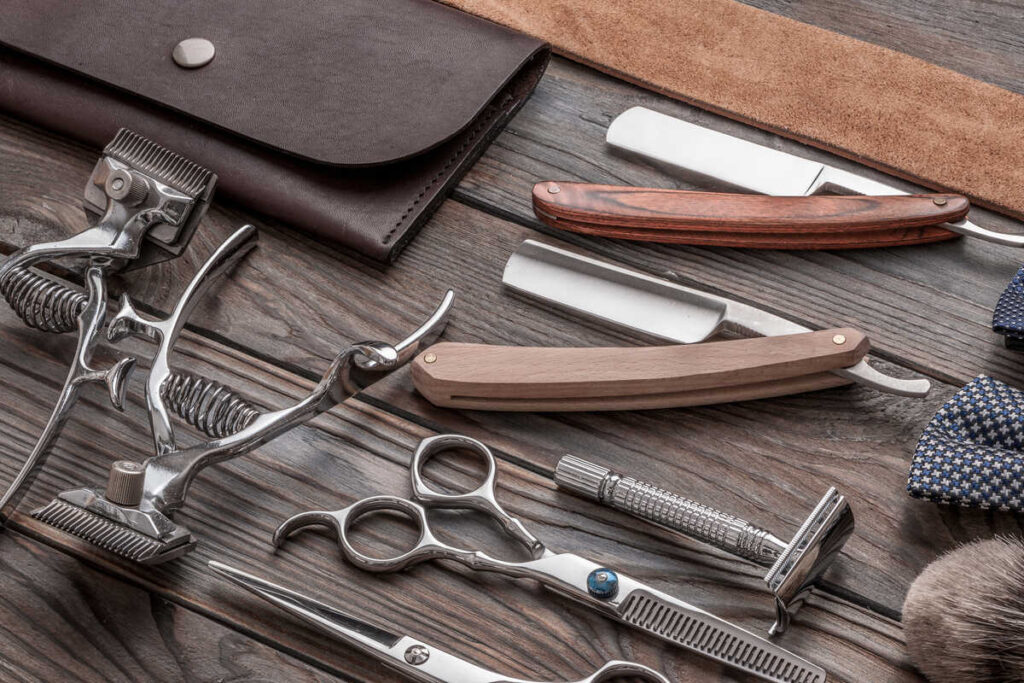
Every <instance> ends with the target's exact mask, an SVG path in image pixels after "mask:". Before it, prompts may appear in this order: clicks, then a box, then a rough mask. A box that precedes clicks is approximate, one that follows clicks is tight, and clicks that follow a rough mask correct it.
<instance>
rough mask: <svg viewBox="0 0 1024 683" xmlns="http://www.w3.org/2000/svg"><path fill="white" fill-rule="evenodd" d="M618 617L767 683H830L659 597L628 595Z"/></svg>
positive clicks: (790, 658)
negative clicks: (825, 682) (772, 682)
mask: <svg viewBox="0 0 1024 683" xmlns="http://www.w3.org/2000/svg"><path fill="white" fill-rule="evenodd" d="M618 616H619V618H620V619H621V620H622V621H624V622H626V623H628V624H630V625H632V626H634V627H636V628H638V629H640V630H642V631H646V632H647V633H650V634H652V635H655V636H658V637H659V638H663V639H665V640H668V641H670V642H673V643H676V644H678V645H681V646H682V647H685V648H687V649H689V650H693V651H695V652H699V653H700V654H702V655H705V656H707V657H710V658H711V659H715V660H717V661H719V662H722V663H724V664H728V665H730V666H734V667H736V668H738V669H742V670H743V671H747V672H749V673H751V674H754V675H756V676H759V677H760V678H763V679H765V680H768V681H780V682H784V683H824V681H825V677H826V674H825V670H824V669H822V668H821V667H820V666H817V665H816V664H812V663H811V662H808V661H807V660H806V659H803V658H802V657H798V656H797V655H795V654H793V653H792V652H790V651H788V650H786V649H784V648H782V647H779V646H778V645H775V644H774V643H771V642H769V641H767V640H765V639H764V638H761V637H759V636H756V635H754V634H753V633H750V632H749V631H745V630H744V629H741V628H740V627H738V626H735V625H733V624H730V623H729V622H727V621H725V620H724V619H719V618H718V617H716V616H714V615H713V614H709V613H708V612H705V611H704V610H702V609H699V608H697V607H694V606H693V605H688V604H686V603H685V602H682V601H681V600H677V599H675V598H673V597H672V596H670V595H666V594H664V593H662V592H660V591H655V590H653V589H635V590H633V591H631V592H629V593H628V594H627V595H626V596H625V597H624V598H623V599H622V600H621V602H620V603H619V606H618Z"/></svg>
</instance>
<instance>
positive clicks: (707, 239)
mask: <svg viewBox="0 0 1024 683" xmlns="http://www.w3.org/2000/svg"><path fill="white" fill-rule="evenodd" d="M969 209H970V205H969V203H968V202H967V199H966V198H964V197H962V196H960V195H957V194H924V195H895V196H887V197H869V196H864V195H811V196H807V197H770V196H766V195H754V194H727V193H719V192H689V191H685V190H662V189H656V188H645V187H624V186H617V185H592V184H589V183H570V182H556V181H551V180H546V181H544V182H540V183H537V184H536V185H535V186H534V188H533V210H534V212H535V213H536V214H537V217H538V218H540V219H541V220H542V221H544V222H545V223H547V224H548V225H550V226H552V227H555V228H560V229H562V230H569V231H571V232H578V233H583V234H586V235H596V236H599V237H611V238H616V239H626V240H636V241H642V242H661V243H665V244H694V245H702V246H716V247H745V248H753V249H854V248H863V247H892V246H903V245H910V244H924V243H927V242H937V241H940V240H948V239H950V238H953V237H956V236H957V235H956V233H954V232H950V231H949V230H946V229H944V228H942V227H939V225H940V224H942V223H947V222H950V221H956V220H960V219H961V218H963V217H964V216H966V215H967V212H968V210H969Z"/></svg>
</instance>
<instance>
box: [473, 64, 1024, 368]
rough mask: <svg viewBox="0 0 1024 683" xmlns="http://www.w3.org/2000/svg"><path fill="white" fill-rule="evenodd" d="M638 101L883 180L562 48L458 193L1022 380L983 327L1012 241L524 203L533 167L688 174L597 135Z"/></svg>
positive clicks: (948, 362) (978, 215) (613, 255)
mask: <svg viewBox="0 0 1024 683" xmlns="http://www.w3.org/2000/svg"><path fill="white" fill-rule="evenodd" d="M635 105H643V106H647V107H651V108H654V109H657V110H658V111H662V112H664V113H667V114H671V115H673V116H678V117H680V118H683V119H686V120H689V121H693V122H696V123H699V124H701V125H706V126H708V127H711V128H714V129H717V130H721V131H724V132H727V133H729V134H732V135H737V136H739V137H743V138H746V139H749V140H752V141H754V142H758V143H760V144H766V145H768V146H771V147H775V148H777V149H782V150H785V151H789V152H794V153H797V154H800V155H802V156H806V157H809V158H813V159H816V160H820V161H824V162H826V163H831V164H834V165H836V166H840V167H843V168H847V169H850V170H856V171H857V172H862V173H864V174H865V175H869V176H872V177H875V178H878V179H886V177H885V176H884V175H883V174H880V173H877V172H874V171H871V170H869V169H866V168H863V167H858V166H857V165H856V164H854V163H852V162H849V161H846V160H843V159H840V158H838V157H833V156H831V155H829V154H827V153H825V152H821V151H818V150H813V149H811V148H807V147H805V146H803V145H800V144H798V143H795V142H792V141H789V140H784V139H781V138H779V137H778V136H774V135H770V134H768V133H765V132H763V131H758V130H755V129H753V128H750V127H749V126H745V125H743V124H739V123H736V122H733V121H729V120H726V119H724V118H722V117H717V116H714V115H711V114H709V113H707V112H702V111H700V110H698V109H695V108H693V107H689V106H687V105H684V104H682V103H679V102H674V101H670V100H667V99H666V98H664V97H661V96H659V95H656V94H654V93H650V92H647V91H644V90H642V89H640V88H636V87H633V86H627V85H624V84H622V83H619V82H615V81H610V80H609V79H607V78H606V77H604V76H602V75H600V74H596V73H594V72H593V71H592V70H590V69H586V68H584V67H581V66H577V65H573V64H570V63H568V62H565V61H556V62H554V63H553V64H552V66H551V68H549V70H548V72H547V75H546V76H545V77H544V79H543V81H542V83H541V85H540V87H539V88H538V90H537V92H536V94H535V95H534V97H533V98H532V99H531V100H530V102H529V103H527V105H526V107H524V109H523V111H522V112H521V113H520V115H519V116H518V117H517V118H516V119H515V121H513V122H512V124H511V125H510V127H509V130H507V131H506V132H505V133H504V134H503V135H502V136H501V137H499V138H498V140H497V141H496V143H495V144H494V145H492V147H491V148H490V150H489V151H488V153H487V154H486V155H484V157H483V159H482V160H481V161H480V162H479V163H478V164H477V165H476V166H475V167H474V168H473V170H472V171H471V172H470V173H469V174H468V176H467V177H466V179H465V180H464V181H463V183H462V184H461V185H460V187H459V191H458V194H457V195H456V196H457V197H458V198H459V199H460V200H462V201H466V202H468V203H470V204H472V205H473V206H476V207H478V208H481V209H483V210H486V211H489V212H493V213H498V214H500V215H503V216H507V217H509V218H511V219H513V220H516V221H517V222H520V223H522V224H524V225H526V226H529V227H533V228H536V229H537V230H540V231H543V232H546V233H549V234H552V235H557V236H558V237H559V238H560V239H564V240H566V241H568V242H571V243H572V244H577V245H581V246H585V247H586V248H587V249H589V250H592V251H594V252H596V253H598V254H599V255H601V256H603V257H606V258H609V259H614V260H616V261H619V262H622V263H625V264H627V265H630V266H633V267H635V268H639V269H641V270H645V271H648V272H651V273H654V274H657V275H661V276H665V277H670V278H673V279H677V280H680V281H682V282H685V283H704V284H705V285H707V286H710V287H712V288H714V289H716V290H720V291H723V292H727V293H730V294H732V295H734V296H737V297H739V298H742V299H744V300H748V301H752V302H754V303H757V304H759V305H762V306H765V307H768V308H771V309H774V310H777V311H779V312H781V313H783V314H784V315H787V316H789V317H792V318H795V319H800V320H804V321H807V322H809V323H811V324H812V325H814V326H816V327H829V326H831V325H835V324H848V325H852V326H855V327H858V328H860V329H862V330H864V331H866V332H868V333H869V334H870V336H871V338H872V341H873V344H874V346H875V348H877V349H878V350H879V351H880V352H881V353H883V354H884V355H885V356H886V357H889V358H892V359H894V360H896V361H898V362H900V363H901V364H904V365H907V366H909V367H913V368H916V369H920V370H923V371H925V372H928V373H929V374H932V375H934V376H936V377H940V378H943V379H946V380H948V381H950V382H953V383H964V382H966V381H967V380H969V379H970V378H972V377H974V376H975V375H976V374H978V373H979V372H982V371H984V372H987V373H989V374H991V375H993V376H996V377H998V378H999V379H1003V380H1006V381H1010V382H1011V383H1015V384H1017V385H1021V384H1024V364H1022V363H1021V362H1020V355H1019V354H1018V353H1014V352H1010V351H1007V350H1006V349H1004V348H1002V345H1001V343H1000V342H999V339H998V337H996V336H995V335H994V334H993V333H992V331H991V328H990V325H991V316H992V308H993V307H994V306H995V302H996V300H997V299H998V297H999V294H1000V293H1001V292H1002V290H1003V288H1004V287H1005V286H1006V284H1007V283H1008V282H1009V280H1010V278H1011V277H1012V276H1013V274H1014V273H1015V272H1016V270H1017V267H1018V266H1019V265H1020V262H1021V261H1022V260H1024V251H1022V250H1019V249H1012V248H1008V247H1000V246H997V245H993V244H989V243H985V242H982V241H980V240H976V239H962V240H954V241H952V242H946V243H942V244H933V245H926V246H916V247H904V248H892V249H869V250H852V251H836V252H807V251H760V250H744V249H710V248H698V247H677V246H667V245H652V244H644V243H634V242H618V241H613V240H607V239H599V238H588V237H584V236H580V235H570V234H567V233H560V232H556V231H554V230H552V229H550V228H548V227H547V226H545V225H543V224H542V223H540V222H539V221H538V220H537V219H536V218H535V217H534V216H533V211H532V208H531V205H530V196H531V188H532V186H533V184H534V183H535V182H536V181H538V180H544V179H550V180H572V181H586V182H597V183H608V184H625V185H635V186H649V187H678V188H683V189H693V188H694V187H695V186H694V185H692V184H690V183H688V182H686V181H685V180H682V179H679V178H676V177H673V176H672V175H670V174H668V173H667V172H665V171H663V170H659V169H655V168H653V167H651V166H649V165H646V164H644V163H642V162H640V161H638V160H634V159H627V158H623V157H621V156H618V155H616V154H614V153H612V152H611V151H610V150H609V149H608V148H607V146H606V145H605V142H604V134H605V130H606V129H607V126H608V124H609V122H610V121H611V120H612V119H613V118H614V117H615V116H616V115H617V114H619V113H620V112H622V111H624V110H626V109H627V108H629V107H631V106H635ZM889 180H891V181H892V182H893V183H895V184H897V185H899V186H900V187H904V188H908V189H910V186H909V185H907V184H905V183H901V182H900V181H896V180H894V179H889ZM705 189H706V188H705ZM971 217H972V220H973V219H976V220H977V222H978V223H980V224H982V225H985V226H986V227H991V228H993V229H1000V230H1006V231H1009V232H1014V231H1016V232H1021V230H1022V226H1021V223H1020V222H1018V221H1014V220H1012V219H1009V218H1006V217H1003V216H997V215H995V214H993V213H991V212H987V211H984V210H981V209H974V210H972V212H971Z"/></svg>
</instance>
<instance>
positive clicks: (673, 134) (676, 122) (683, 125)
mask: <svg viewBox="0 0 1024 683" xmlns="http://www.w3.org/2000/svg"><path fill="white" fill-rule="evenodd" d="M605 139H606V141H607V142H608V144H609V145H611V146H612V147H614V148H615V149H618V150H620V151H622V152H625V153H627V154H630V155H634V156H638V157H641V158H643V159H646V160H648V161H652V162H654V163H655V164H657V165H659V166H661V167H664V168H668V169H670V170H672V171H674V172H676V173H679V174H682V175H684V176H687V177H692V178H694V179H696V180H698V181H700V182H702V183H705V184H709V185H712V186H720V187H724V188H727V189H732V190H739V191H741V192H754V193H757V194H768V195H776V196H780V197H799V196H806V195H811V194H817V193H819V192H830V193H833V194H866V195H877V196H885V195H901V194H907V192H905V191H903V190H900V189H899V188H897V187H893V186H892V185H889V184H887V183H883V182H879V181H877V180H872V179H870V178H866V177H864V176H861V175H858V174H856V173H851V172H850V171H844V170H843V169H839V168H835V167H834V166H828V165H826V164H823V163H820V162H817V161H811V160H810V159H804V158H802V157H798V156H795V155H793V154H790V153H788V152H783V151H780V150H777V149H771V148H770V147H765V146H764V145H759V144H757V143H754V142H749V141H747V140H742V139H740V138H737V137H733V136H732V135H727V134H725V133H720V132H718V131H714V130H711V129H709V128H705V127H703V126H698V125H696V124H693V123H689V122H687V121H682V120H680V119H677V118H674V117H672V116H667V115H665V114H660V113H658V112H656V111H652V110H650V109H645V108H644V107H633V108H631V109H627V110H626V111H624V112H623V113H621V114H619V115H618V116H617V117H616V118H615V120H614V121H612V123H611V125H610V126H608V132H607V134H606V138H605ZM942 227H943V228H946V229H947V230H951V231H953V232H956V233H959V234H961V235H966V236H969V237H977V238H979V239H983V240H986V241H989V242H995V243H996V244H1001V245H1004V246H1008V247H1024V234H1012V233H1005V232H996V231H994V230H988V229H986V228H982V227H980V226H978V225H975V224H974V223H971V222H970V221H968V220H966V219H964V220H959V221H953V222H949V223H943V224H942Z"/></svg>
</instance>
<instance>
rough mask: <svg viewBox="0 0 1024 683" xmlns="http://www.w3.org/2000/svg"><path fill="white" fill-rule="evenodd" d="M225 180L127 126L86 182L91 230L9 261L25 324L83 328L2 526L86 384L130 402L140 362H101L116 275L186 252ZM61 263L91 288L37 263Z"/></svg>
mask: <svg viewBox="0 0 1024 683" xmlns="http://www.w3.org/2000/svg"><path fill="white" fill-rule="evenodd" d="M216 181H217V176H216V175H214V174H213V173H211V172H210V171H209V170H207V169H206V168H203V167H202V166H199V165H198V164H195V163H193V162H191V161H189V160H188V159H186V158H184V157H182V156H180V155H178V154H175V153H174V152H172V151H170V150H168V149H165V148H164V147H161V146H160V145H158V144H156V143H155V142H152V141H151V140H148V139H146V138H144V137H142V136H141V135H138V134H137V133H133V132H132V131H129V130H127V129H121V130H120V131H119V132H118V133H117V135H116V136H115V137H114V139H113V140H112V141H111V142H110V144H108V145H107V146H106V148H105V149H104V150H103V155H102V156H101V157H100V160H99V161H98V162H97V164H96V167H95V168H94V169H93V172H92V175H91V176H90V177H89V181H88V182H87V183H86V187H85V211H86V214H87V216H89V217H90V219H92V220H93V221H94V224H93V225H92V227H90V228H87V229H86V230H84V231H83V232H80V233H78V234H76V235H73V236H71V237H68V238H67V239H64V240H61V241H57V242H46V243H40V244H35V245H32V246H28V247H25V248H23V249H21V250H19V251H17V252H15V253H14V254H13V255H11V256H10V258H8V259H7V261H6V262H4V264H3V265H2V266H0V294H2V295H3V297H4V299H6V301H7V303H8V304H10V306H11V308H13V309H14V312H15V313H17V315H18V316H19V317H20V318H21V319H22V320H23V321H24V322H25V324H26V325H28V326H29V327H32V328H36V329H38V330H41V331H43V332H51V333H64V332H71V331H72V330H76V329H77V331H78V346H77V348H76V350H75V355H74V358H73V359H72V362H71V367H70V369H69V371H68V374H67V377H66V379H65V381H64V386H63V388H62V390H61V393H60V397H59V398H58V400H57V403H56V405H55V406H54V409H53V411H52V413H51V415H50V418H49V420H48V421H47V423H46V426H45V427H44V429H43V432H42V434H41V435H40V437H39V439H38V441H37V442H36V444H35V446H34V448H33V449H32V452H31V453H30V454H29V456H28V457H27V458H26V460H25V462H24V464H23V465H22V468H21V470H20V471H19V472H18V474H17V475H16V476H15V478H14V481H13V482H12V483H11V485H10V486H9V487H8V488H7V490H6V491H5V492H4V493H3V495H2V497H0V523H3V522H6V520H7V518H8V517H9V516H10V514H11V512H12V511H13V510H14V508H16V507H17V504H18V502H19V501H20V499H21V497H22V495H23V494H24V492H25V490H26V489H27V488H28V486H29V485H30V484H31V481H32V479H34V477H35V475H36V474H37V473H38V471H39V470H40V469H41V468H42V466H43V465H44V464H45V460H46V456H47V455H48V453H49V451H50V447H51V446H52V445H53V443H54V441H56V439H57V438H58V436H59V434H60V431H61V429H62V428H63V426H64V424H65V422H66V421H67V419H68V416H69V414H70V411H71V409H72V407H73V405H74V403H75V401H76V400H77V398H78V394H79V392H80V390H81V388H82V387H83V386H84V385H85V384H89V383H101V384H104V385H106V388H107V391H108V393H109V395H110V401H111V403H112V404H113V405H114V406H115V407H116V408H118V409H121V407H122V405H123V403H124V393H125V387H126V386H127V381H128V377H129V375H130V373H131V372H132V369H133V368H134V366H135V359H134V358H131V357H125V358H121V359H120V360H118V361H117V362H115V363H114V364H113V365H111V366H110V367H108V368H96V367H94V366H93V364H92V356H93V352H94V350H95V348H96V345H97V342H98V340H99V337H100V333H101V331H102V330H103V327H104V324H105V321H106V314H107V310H106V309H107V284H106V279H107V276H108V275H109V274H110V273H112V272H116V271H120V270H128V269H132V268H138V267H141V266H145V265H150V264H153V263H158V262H160V261H164V260H167V259H170V258H174V257H175V256H177V255H179V254H180V253H181V252H182V251H183V250H184V249H185V247H186V246H187V245H188V242H189V240H190V239H191V238H192V235H193V234H194V233H195V230H196V227H197V226H198V225H199V222H200V220H201V219H202V217H203V215H204V214H205V213H206V209H207V207H208V205H209V201H210V197H211V195H212V194H213V188H214V186H215V184H216ZM53 261H61V262H64V263H65V264H66V265H67V267H68V268H70V269H71V270H72V271H78V272H80V274H81V275H82V277H83V280H84V282H85V291H81V290H79V289H77V288H75V287H72V286H69V285H66V284H64V283H62V282H58V281H57V280H54V279H52V278H50V277H48V276H47V275H44V274H43V273H40V272H38V271H36V270H35V269H34V268H33V266H35V265H37V264H41V263H43V262H53Z"/></svg>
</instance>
